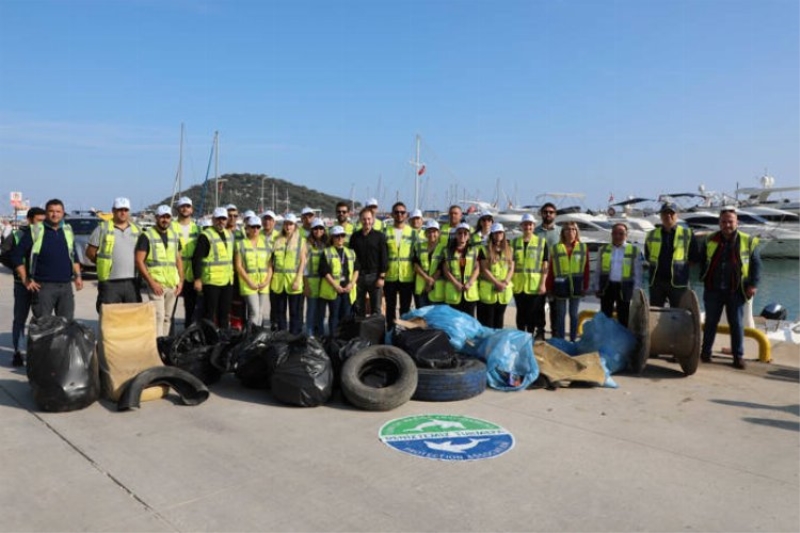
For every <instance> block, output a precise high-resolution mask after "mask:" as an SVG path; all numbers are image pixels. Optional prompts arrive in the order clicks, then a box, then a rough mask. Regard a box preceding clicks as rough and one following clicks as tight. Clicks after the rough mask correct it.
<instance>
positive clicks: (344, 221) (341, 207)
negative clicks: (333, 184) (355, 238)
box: [336, 202, 355, 246]
mask: <svg viewBox="0 0 800 533" xmlns="http://www.w3.org/2000/svg"><path fill="white" fill-rule="evenodd" d="M336 225H337V226H341V228H342V229H343V230H344V245H345V246H347V245H348V244H349V242H350V236H351V235H352V234H353V230H354V229H355V226H354V225H353V223H352V222H350V206H349V205H347V202H338V203H337V204H336Z"/></svg>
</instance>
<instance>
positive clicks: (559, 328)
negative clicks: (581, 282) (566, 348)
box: [553, 298, 581, 342]
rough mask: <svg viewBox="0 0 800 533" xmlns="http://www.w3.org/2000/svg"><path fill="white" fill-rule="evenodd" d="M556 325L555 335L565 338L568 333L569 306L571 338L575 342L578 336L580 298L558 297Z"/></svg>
mask: <svg viewBox="0 0 800 533" xmlns="http://www.w3.org/2000/svg"><path fill="white" fill-rule="evenodd" d="M555 303H556V325H555V332H554V333H553V336H554V337H558V338H559V339H563V338H564V336H565V334H566V322H567V321H566V318H567V307H569V340H571V341H572V342H575V338H576V337H577V336H578V307H579V306H580V305H581V299H580V298H556V299H555Z"/></svg>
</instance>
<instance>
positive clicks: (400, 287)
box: [383, 281, 414, 330]
mask: <svg viewBox="0 0 800 533" xmlns="http://www.w3.org/2000/svg"><path fill="white" fill-rule="evenodd" d="M413 295H414V282H413V281H408V282H402V281H387V282H385V283H384V285H383V296H384V298H386V329H388V330H391V329H392V328H393V327H394V319H395V317H396V316H397V300H398V297H399V300H400V314H401V315H402V314H404V313H408V312H409V311H410V310H411V298H412V296H413Z"/></svg>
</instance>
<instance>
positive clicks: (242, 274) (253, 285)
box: [233, 216, 272, 326]
mask: <svg viewBox="0 0 800 533" xmlns="http://www.w3.org/2000/svg"><path fill="white" fill-rule="evenodd" d="M244 222H245V227H244V232H245V236H244V239H242V240H241V241H238V242H237V243H236V251H235V255H234V256H233V266H234V268H235V269H236V273H237V275H238V278H239V294H240V295H241V296H242V298H243V299H244V301H245V304H246V305H247V318H248V320H249V321H250V323H251V324H253V325H254V326H261V325H263V323H264V319H265V317H266V313H267V303H268V302H269V284H270V281H272V262H271V261H270V259H271V258H272V243H270V242H268V241H267V237H266V236H265V235H264V234H263V233H262V232H261V219H260V218H258V217H257V216H251V217H248V218H246V219H245V221H244Z"/></svg>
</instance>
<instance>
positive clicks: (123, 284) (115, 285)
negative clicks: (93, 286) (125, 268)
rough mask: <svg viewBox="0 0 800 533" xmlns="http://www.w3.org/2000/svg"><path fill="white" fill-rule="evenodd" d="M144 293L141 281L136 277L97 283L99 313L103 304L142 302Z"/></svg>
mask: <svg viewBox="0 0 800 533" xmlns="http://www.w3.org/2000/svg"><path fill="white" fill-rule="evenodd" d="M141 301H142V293H141V292H140V291H139V282H138V280H136V279H134V278H129V279H114V280H108V281H101V282H100V283H98V284H97V304H96V307H97V314H98V315H99V314H100V305H101V304H135V303H141Z"/></svg>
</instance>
